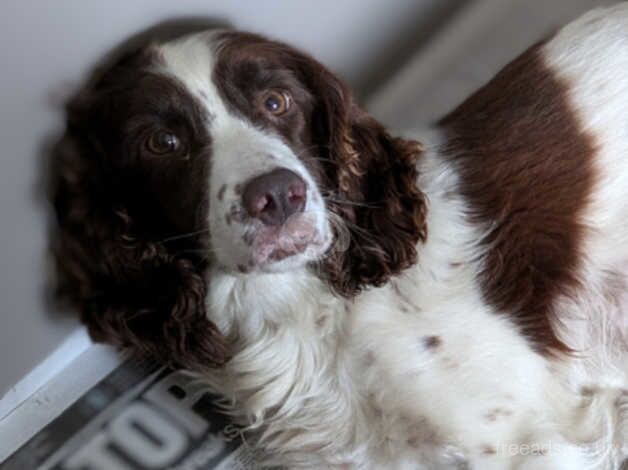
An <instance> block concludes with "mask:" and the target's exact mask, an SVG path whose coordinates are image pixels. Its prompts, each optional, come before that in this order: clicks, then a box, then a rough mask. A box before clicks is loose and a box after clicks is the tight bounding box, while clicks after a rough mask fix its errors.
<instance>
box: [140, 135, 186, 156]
mask: <svg viewBox="0 0 628 470" xmlns="http://www.w3.org/2000/svg"><path fill="white" fill-rule="evenodd" d="M146 150H148V151H149V152H150V153H152V154H154V155H159V156H165V155H170V154H173V153H177V152H179V150H181V140H180V139H179V138H178V137H177V136H176V135H175V134H173V133H172V132H170V131H166V130H163V129H161V130H158V131H156V132H153V133H152V134H151V135H149V136H148V138H147V139H146Z"/></svg>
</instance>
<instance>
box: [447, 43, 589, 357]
mask: <svg viewBox="0 0 628 470" xmlns="http://www.w3.org/2000/svg"><path fill="white" fill-rule="evenodd" d="M568 91H569V88H568V85H567V84H565V83H563V82H561V81H560V80H559V78H558V77H557V76H555V74H553V73H552V72H551V71H550V70H549V69H548V68H547V66H546V65H545V63H544V61H543V57H542V49H541V45H536V46H534V47H532V48H530V49H529V50H528V51H527V52H526V53H524V54H523V55H521V56H520V57H519V58H518V59H516V60H515V61H513V62H512V63H511V64H509V65H508V66H506V67H505V68H504V69H503V70H502V71H501V72H500V73H499V74H497V76H496V77H495V78H494V79H493V80H491V81H490V82H489V83H488V84H487V85H486V86H484V87H483V88H481V89H480V90H478V91H477V92H476V93H475V94H474V95H472V96H471V97H470V98H469V99H468V100H466V101H465V102H464V103H463V104H462V105H461V106H459V107H458V108H457V109H456V110H455V111H453V112H452V113H451V114H449V115H448V116H446V117H445V118H444V119H443V120H442V121H441V122H440V125H442V126H443V128H444V130H445V132H446V134H447V138H448V142H449V143H448V146H447V149H446V153H447V155H448V158H449V160H450V161H451V162H452V163H453V164H454V165H455V167H456V168H457V169H458V171H459V173H460V192H461V194H462V195H463V197H464V198H465V199H466V201H467V202H468V204H469V206H470V210H471V214H470V219H471V220H472V221H473V222H474V223H476V224H478V225H480V226H483V227H491V230H490V232H489V233H488V234H487V235H486V236H485V237H484V238H483V240H482V243H483V244H484V246H485V247H486V255H485V257H484V266H483V270H482V272H481V274H480V280H481V283H482V284H481V285H482V289H483V294H484V297H485V299H486V301H487V302H488V303H489V304H491V305H492V306H494V307H495V308H496V309H497V310H498V311H499V312H504V313H506V314H508V315H510V316H511V318H512V319H513V320H514V322H515V323H516V324H518V325H519V328H520V329H521V331H522V332H523V333H524V334H525V336H526V337H527V338H528V340H529V341H530V343H531V344H532V345H533V346H534V347H535V348H536V349H537V350H538V351H540V352H544V353H555V352H559V351H562V352H567V351H569V348H568V347H567V346H566V345H564V344H563V343H562V342H561V341H560V340H559V339H558V337H557V336H556V334H555V332H554V331H553V329H552V318H553V316H554V315H555V312H554V311H553V306H554V302H555V300H556V298H557V297H558V296H559V295H561V294H564V293H568V292H569V291H570V290H571V289H573V288H575V287H577V286H578V280H577V278H576V273H577V270H578V267H579V262H580V260H581V259H582V257H581V255H580V248H581V247H580V242H581V240H582V238H583V236H584V234H585V227H584V226H583V225H582V224H581V223H580V222H579V215H580V214H581V212H582V209H583V208H584V206H585V204H586V202H587V199H588V197H589V194H590V192H591V188H592V185H593V182H594V172H593V168H592V159H593V155H594V154H595V146H594V144H593V141H592V138H591V137H590V136H589V135H587V134H586V133H585V132H584V131H583V129H582V126H581V125H580V123H579V122H578V119H577V114H576V112H575V111H574V110H573V109H572V108H571V107H570V103H569V96H568Z"/></svg>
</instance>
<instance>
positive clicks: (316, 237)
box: [249, 214, 327, 269]
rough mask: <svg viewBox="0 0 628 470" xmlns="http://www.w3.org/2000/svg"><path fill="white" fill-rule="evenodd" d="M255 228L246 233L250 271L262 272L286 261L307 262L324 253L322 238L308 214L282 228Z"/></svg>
mask: <svg viewBox="0 0 628 470" xmlns="http://www.w3.org/2000/svg"><path fill="white" fill-rule="evenodd" d="M255 225H256V226H255V227H253V228H252V230H251V232H250V233H249V240H250V241H251V262H250V268H251V269H255V268H258V269H265V268H269V267H270V266H271V265H273V264H274V263H278V262H280V261H283V260H285V259H287V258H291V257H295V256H297V255H303V256H304V257H305V258H310V257H312V256H315V255H317V254H321V253H322V252H324V251H325V248H326V244H327V243H326V240H325V237H324V236H323V234H322V233H321V230H319V228H318V227H317V220H316V218H315V217H314V216H313V215H311V214H298V215H294V216H292V217H290V218H288V220H286V222H285V223H284V224H283V225H281V226H267V225H263V224H255Z"/></svg>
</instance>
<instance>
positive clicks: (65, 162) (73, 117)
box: [51, 93, 227, 369]
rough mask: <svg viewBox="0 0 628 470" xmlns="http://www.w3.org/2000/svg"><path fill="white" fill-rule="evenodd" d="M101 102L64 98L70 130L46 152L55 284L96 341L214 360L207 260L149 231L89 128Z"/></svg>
mask: <svg viewBox="0 0 628 470" xmlns="http://www.w3.org/2000/svg"><path fill="white" fill-rule="evenodd" d="M98 106H99V105H98V103H97V102H96V101H94V100H92V97H91V96H89V93H87V94H86V95H85V94H83V95H82V96H81V97H80V98H77V99H76V100H75V101H74V102H73V103H72V104H71V105H70V106H69V108H68V109H69V110H68V123H67V130H66V133H65V135H64V136H63V138H62V139H61V140H60V141H59V142H58V144H57V145H56V147H55V149H54V151H53V153H52V159H53V161H52V165H51V168H52V175H51V177H52V178H51V182H52V185H51V189H52V199H53V204H54V208H55V211H56V217H57V225H56V232H55V236H54V242H53V243H54V254H55V258H56V265H57V268H58V269H57V270H58V273H59V286H60V288H61V293H62V294H63V295H64V296H65V297H68V298H69V299H70V300H71V301H72V302H73V303H74V304H75V305H76V306H77V308H78V309H79V310H80V314H81V318H82V321H83V322H84V323H85V325H86V326H87V327H88V329H89V332H90V334H91V335H92V337H93V338H94V339H95V340H97V341H103V342H107V343H111V344H114V345H117V346H120V347H123V348H130V349H131V350H133V351H135V352H137V353H140V354H148V355H151V356H154V357H156V358H157V359H158V360H160V361H162V362H174V363H176V364H178V365H181V366H183V367H188V368H195V369H198V368H206V367H211V366H217V365H220V364H222V363H224V362H225V360H226V359H227V349H226V344H225V339H224V338H223V336H222V335H221V334H220V332H219V331H218V330H217V328H216V327H215V325H213V324H212V323H211V322H209V321H208V320H207V319H206V315H205V293H206V280H205V279H204V270H205V266H204V265H203V263H202V262H199V260H196V259H194V258H191V257H186V256H183V255H180V254H177V253H178V252H176V251H175V250H172V249H171V248H170V247H169V246H167V245H166V244H165V243H163V242H160V241H159V240H154V239H149V238H148V237H147V235H146V233H145V230H144V228H143V227H142V224H141V223H138V220H137V219H136V217H135V214H134V213H133V212H132V210H131V209H130V208H129V207H128V206H127V205H126V201H125V197H124V194H123V192H122V191H121V189H120V187H119V186H118V184H117V183H116V181H115V179H114V178H112V177H110V175H109V174H108V170H107V165H106V163H105V162H106V161H107V160H108V158H107V156H106V155H103V152H105V150H104V146H103V145H101V141H100V140H99V139H100V137H99V136H98V135H95V134H94V133H93V132H92V126H91V124H93V122H94V121H93V119H92V117H91V116H92V113H99V112H102V110H100V109H98ZM94 107H95V108H94Z"/></svg>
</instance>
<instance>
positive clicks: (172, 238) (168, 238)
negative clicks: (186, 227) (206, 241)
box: [159, 228, 209, 243]
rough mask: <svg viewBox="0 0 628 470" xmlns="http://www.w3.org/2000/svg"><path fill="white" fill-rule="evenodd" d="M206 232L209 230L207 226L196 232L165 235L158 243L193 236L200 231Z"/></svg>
mask: <svg viewBox="0 0 628 470" xmlns="http://www.w3.org/2000/svg"><path fill="white" fill-rule="evenodd" d="M206 232H209V229H208V228H206V229H203V230H198V231H196V232H189V233H184V234H181V235H174V236H172V237H167V238H164V239H163V240H159V243H166V242H171V241H174V240H181V239H183V238H189V237H194V236H196V235H200V234H201V233H206Z"/></svg>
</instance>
